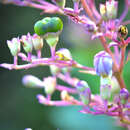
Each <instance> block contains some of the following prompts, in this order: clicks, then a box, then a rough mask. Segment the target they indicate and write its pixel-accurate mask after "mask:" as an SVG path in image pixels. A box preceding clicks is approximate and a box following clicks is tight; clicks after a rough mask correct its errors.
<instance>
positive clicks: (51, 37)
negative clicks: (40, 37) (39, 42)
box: [45, 34, 59, 47]
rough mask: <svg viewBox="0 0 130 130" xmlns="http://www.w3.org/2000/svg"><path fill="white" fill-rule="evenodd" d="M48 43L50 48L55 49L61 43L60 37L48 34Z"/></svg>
mask: <svg viewBox="0 0 130 130" xmlns="http://www.w3.org/2000/svg"><path fill="white" fill-rule="evenodd" d="M45 39H46V42H47V43H48V45H49V46H51V47H53V46H55V45H56V44H57V42H58V41H59V37H58V36H55V35H51V34H48V36H47V37H46V38H45Z"/></svg>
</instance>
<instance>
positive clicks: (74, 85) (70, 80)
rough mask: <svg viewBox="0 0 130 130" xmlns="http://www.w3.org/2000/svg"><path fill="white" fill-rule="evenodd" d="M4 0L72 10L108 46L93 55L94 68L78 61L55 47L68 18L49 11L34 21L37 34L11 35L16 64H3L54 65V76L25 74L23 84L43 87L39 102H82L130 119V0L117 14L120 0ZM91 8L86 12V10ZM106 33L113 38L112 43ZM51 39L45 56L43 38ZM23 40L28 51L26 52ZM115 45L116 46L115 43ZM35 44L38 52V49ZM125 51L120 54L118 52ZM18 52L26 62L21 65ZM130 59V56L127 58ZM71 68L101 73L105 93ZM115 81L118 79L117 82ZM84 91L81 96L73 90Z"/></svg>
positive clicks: (129, 122)
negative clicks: (129, 65) (127, 72)
mask: <svg viewBox="0 0 130 130" xmlns="http://www.w3.org/2000/svg"><path fill="white" fill-rule="evenodd" d="M3 3H5V4H6V3H12V4H15V5H19V6H29V7H34V8H38V9H41V10H42V11H43V12H44V13H59V14H61V15H65V16H67V17H68V18H69V19H71V20H72V21H73V22H74V23H76V24H79V25H81V26H82V27H83V28H84V29H85V31H86V33H89V34H91V39H95V38H98V39H99V40H100V41H101V44H102V45H103V47H104V50H103V51H101V52H99V53H97V54H96V55H95V56H94V68H90V67H87V66H83V65H81V64H80V63H78V62H77V61H75V60H74V59H73V57H72V55H71V52H70V51H69V50H68V49H66V48H61V49H59V50H56V45H57V44H58V41H59V36H60V34H61V32H62V30H63V22H62V20H61V19H60V18H59V17H45V18H43V19H41V20H39V21H37V22H36V23H35V25H34V31H35V34H34V35H31V34H30V33H28V34H27V35H23V36H21V38H19V37H18V38H13V39H12V40H8V41H7V45H8V47H9V50H10V52H11V54H12V56H13V57H14V63H13V64H7V63H3V64H1V65H0V66H1V67H4V68H7V69H10V70H12V69H16V70H19V69H29V68H32V67H36V66H49V67H50V72H51V74H52V75H51V76H49V77H45V78H44V79H43V80H41V79H39V78H37V77H35V76H33V75H25V76H24V77H23V79H22V82H23V84H24V85H25V86H26V87H30V88H42V89H44V91H45V93H46V95H41V94H38V95H37V99H38V101H39V103H40V104H44V105H49V106H68V105H80V106H82V108H83V109H82V110H81V111H80V112H82V113H86V114H88V113H89V114H93V115H100V114H105V115H108V116H114V117H118V120H119V121H120V123H121V124H122V125H123V126H125V127H129V125H130V93H129V91H128V90H127V88H126V86H125V83H124V80H123V77H122V71H123V67H124V64H125V63H126V62H125V51H126V47H127V45H128V44H129V43H130V37H128V38H127V39H126V37H127V34H128V30H127V27H126V26H125V25H126V24H129V23H130V21H125V22H123V19H124V18H125V16H126V14H127V12H128V8H129V7H130V2H129V1H128V0H125V9H124V11H123V13H122V15H121V16H120V17H119V18H117V11H118V1H115V0H109V1H106V3H104V4H100V7H99V12H98V11H97V9H96V7H95V2H94V0H91V1H89V0H73V3H74V8H73V9H72V8H67V7H65V4H66V0H52V2H51V3H49V2H46V1H44V0H24V1H21V0H11V1H8V0H3ZM82 7H83V8H82ZM83 11H84V12H86V14H87V16H86V15H85V14H83V13H81V12H83ZM106 38H107V39H109V41H111V42H110V43H107V40H106ZM45 41H46V43H47V44H48V45H49V47H50V52H51V57H49V58H45V57H44V58H43V57H42V53H41V52H42V48H43V47H44V43H45ZM21 46H22V47H23V49H24V51H25V53H23V52H21ZM112 47H113V48H114V51H113V52H112V50H111V48H112ZM33 50H35V51H36V53H37V55H33V54H32V51H33ZM120 54H121V57H119V55H120ZM18 57H20V58H21V59H22V60H23V61H26V62H27V64H23V65H19V64H18ZM127 59H128V58H127ZM72 68H79V69H80V72H83V73H86V74H92V75H98V76H99V77H100V94H97V95H94V94H92V92H91V89H90V87H89V85H88V83H87V82H86V81H83V80H80V79H78V78H76V77H71V70H72ZM57 79H61V80H63V81H64V82H66V83H67V84H68V85H69V86H71V87H68V86H63V85H60V84H59V83H58V82H57ZM113 82H114V83H113ZM116 83H117V84H118V87H119V88H118V89H119V91H118V92H117V93H114V91H113V90H114V89H115V88H114V85H115V84H116ZM56 90H57V91H60V95H61V100H56V101H54V100H52V94H53V93H54V92H55V91H56ZM75 94H77V95H79V99H76V98H75V97H74V96H73V95H75Z"/></svg>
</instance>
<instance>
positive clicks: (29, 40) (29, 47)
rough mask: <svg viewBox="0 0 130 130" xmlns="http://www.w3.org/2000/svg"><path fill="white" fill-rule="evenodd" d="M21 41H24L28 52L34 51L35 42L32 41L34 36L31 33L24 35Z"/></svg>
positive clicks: (24, 46)
mask: <svg viewBox="0 0 130 130" xmlns="http://www.w3.org/2000/svg"><path fill="white" fill-rule="evenodd" d="M21 43H22V45H23V48H24V50H25V52H26V53H29V52H32V49H33V45H32V44H33V43H32V36H31V35H30V33H28V34H27V35H23V36H22V38H21Z"/></svg>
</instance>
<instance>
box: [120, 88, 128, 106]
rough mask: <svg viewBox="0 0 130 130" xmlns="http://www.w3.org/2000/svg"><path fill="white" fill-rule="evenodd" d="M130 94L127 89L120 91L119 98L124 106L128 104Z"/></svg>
mask: <svg viewBox="0 0 130 130" xmlns="http://www.w3.org/2000/svg"><path fill="white" fill-rule="evenodd" d="M129 96H130V94H129V92H128V90H127V89H126V88H122V89H121V90H120V94H119V98H120V101H121V103H122V104H126V102H127V100H128V98H129Z"/></svg>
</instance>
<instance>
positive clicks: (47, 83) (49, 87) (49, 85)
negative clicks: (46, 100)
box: [44, 77, 56, 95]
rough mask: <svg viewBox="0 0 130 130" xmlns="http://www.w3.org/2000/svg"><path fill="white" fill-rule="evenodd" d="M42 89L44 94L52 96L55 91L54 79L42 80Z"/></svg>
mask: <svg viewBox="0 0 130 130" xmlns="http://www.w3.org/2000/svg"><path fill="white" fill-rule="evenodd" d="M44 87H45V92H46V94H50V95H51V94H52V93H53V92H54V91H55V87H56V79H55V78H54V77H47V78H44Z"/></svg>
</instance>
